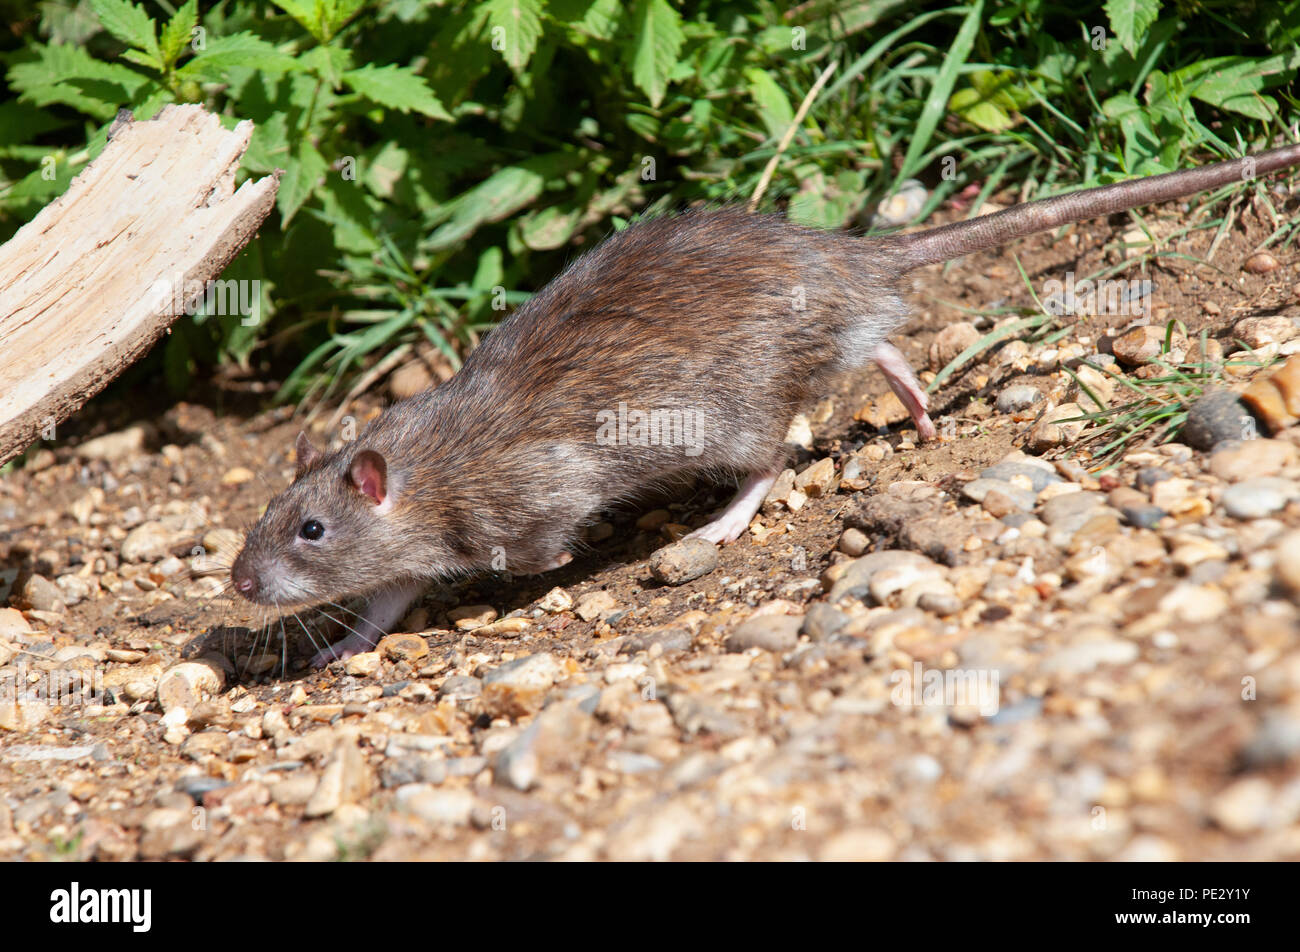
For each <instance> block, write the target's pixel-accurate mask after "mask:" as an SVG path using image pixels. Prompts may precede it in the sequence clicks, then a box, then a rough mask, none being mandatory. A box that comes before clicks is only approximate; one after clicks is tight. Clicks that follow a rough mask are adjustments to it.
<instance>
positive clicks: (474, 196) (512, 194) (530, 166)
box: [424, 152, 580, 251]
mask: <svg viewBox="0 0 1300 952" xmlns="http://www.w3.org/2000/svg"><path fill="white" fill-rule="evenodd" d="M579 163H580V159H579V158H578V157H577V156H576V155H573V154H570V153H563V152H552V153H548V154H546V155H539V156H537V157H535V158H532V159H528V160H526V161H524V162H521V163H519V164H518V165H508V166H506V167H505V168H503V169H499V170H498V171H496V172H495V173H493V174H492V175H491V176H489V177H488V178H487V179H486V180H485V181H482V182H480V183H479V184H478V185H475V186H474V187H473V188H471V189H470V190H469V191H467V192H465V193H464V194H462V195H461V196H460V197H458V198H457V199H456V200H455V201H454V202H453V203H452V206H451V220H450V221H448V222H447V223H446V224H445V225H442V226H440V227H439V228H438V229H437V230H436V231H434V233H433V234H432V235H430V236H429V238H428V239H427V240H426V241H425V243H424V247H425V248H426V249H427V250H430V251H440V250H442V249H443V248H450V247H453V246H455V245H459V244H460V243H462V242H463V241H465V240H466V239H467V238H469V236H470V235H472V234H473V233H474V232H475V231H477V230H478V228H479V227H480V226H481V225H486V224H489V223H491V222H495V221H500V220H501V219H503V218H507V217H509V216H510V215H513V214H514V213H515V212H517V211H519V210H520V209H521V208H527V207H528V206H529V205H531V204H532V203H533V202H534V201H536V200H537V197H538V196H539V195H541V194H542V189H543V188H545V186H546V182H547V180H548V179H550V178H553V177H555V176H557V175H560V174H563V173H564V172H566V171H568V170H569V169H571V168H574V167H576V166H577V165H578V164H579Z"/></svg>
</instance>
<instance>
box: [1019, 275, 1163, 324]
mask: <svg viewBox="0 0 1300 952" xmlns="http://www.w3.org/2000/svg"><path fill="white" fill-rule="evenodd" d="M1154 289H1155V285H1154V284H1153V283H1152V282H1151V281H1149V280H1138V279H1136V278H1135V279H1133V280H1130V281H1123V280H1110V279H1107V280H1103V281H1093V280H1092V279H1090V278H1083V279H1081V280H1077V281H1076V280H1075V277H1074V272H1073V271H1067V272H1066V273H1065V280H1064V281H1061V280H1060V279H1058V278H1048V279H1047V280H1046V281H1045V282H1043V291H1042V301H1043V307H1045V308H1047V310H1048V312H1049V313H1052V314H1056V315H1078V316H1099V317H1100V316H1103V315H1116V316H1120V317H1139V318H1147V319H1148V320H1149V319H1150V316H1151V295H1152V291H1153V290H1154Z"/></svg>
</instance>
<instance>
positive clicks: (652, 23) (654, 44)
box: [630, 0, 686, 107]
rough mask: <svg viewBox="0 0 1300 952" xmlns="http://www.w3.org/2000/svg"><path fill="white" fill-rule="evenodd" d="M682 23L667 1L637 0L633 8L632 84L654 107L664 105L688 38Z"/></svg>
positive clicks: (631, 41)
mask: <svg viewBox="0 0 1300 952" xmlns="http://www.w3.org/2000/svg"><path fill="white" fill-rule="evenodd" d="M681 22H682V18H681V16H680V15H679V14H678V13H677V11H676V10H674V9H673V8H672V7H670V6H669V5H668V0H636V4H635V5H634V6H633V8H632V37H631V40H630V52H631V54H632V81H633V82H634V83H636V84H637V86H639V87H640V88H641V90H642V91H643V92H644V93H645V94H646V95H647V96H648V97H650V105H652V106H655V107H658V105H659V104H660V103H661V102H663V98H664V93H666V92H667V90H668V77H669V74H670V73H672V71H673V67H674V66H676V65H677V57H678V54H680V53H681V49H682V43H683V42H684V41H685V39H686V37H685V35H684V34H683V33H682V27H681Z"/></svg>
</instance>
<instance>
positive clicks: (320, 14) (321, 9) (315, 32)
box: [271, 0, 328, 43]
mask: <svg viewBox="0 0 1300 952" xmlns="http://www.w3.org/2000/svg"><path fill="white" fill-rule="evenodd" d="M271 2H272V3H274V4H275V5H276V6H277V7H279V8H280V9H281V10H283V11H284V12H285V13H287V14H289V16H291V17H293V18H294V20H295V21H297V23H298V25H299V26H300V27H302V28H303V29H304V30H306V31H307V32H308V33H310V34H311V35H312V36H314V37H315V38H316V39H318V40H320V42H322V43H324V42H325V41H326V39H327V32H328V29H327V26H326V23H325V4H324V2H323V0H271Z"/></svg>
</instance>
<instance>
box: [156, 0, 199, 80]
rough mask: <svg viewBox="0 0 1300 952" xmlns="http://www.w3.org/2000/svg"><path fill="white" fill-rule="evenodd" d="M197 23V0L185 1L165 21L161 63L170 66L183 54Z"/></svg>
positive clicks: (161, 44) (161, 43)
mask: <svg viewBox="0 0 1300 952" xmlns="http://www.w3.org/2000/svg"><path fill="white" fill-rule="evenodd" d="M198 23H199V0H186V2H185V4H184V5H183V6H182V7H181V8H180V9H179V10H177V11H176V13H175V15H174V16H173V17H172V18H171V19H170V20H168V21H167V25H166V26H165V27H163V30H162V40H161V42H160V46H161V47H162V56H163V62H164V64H166V65H167V66H171V65H172V64H173V63H175V62H176V60H177V58H178V57H179V56H180V55H181V53H183V52H185V47H186V45H187V44H188V43H189V42H190V36H191V34H192V32H193V30H194V28H195V27H196V26H198Z"/></svg>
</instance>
